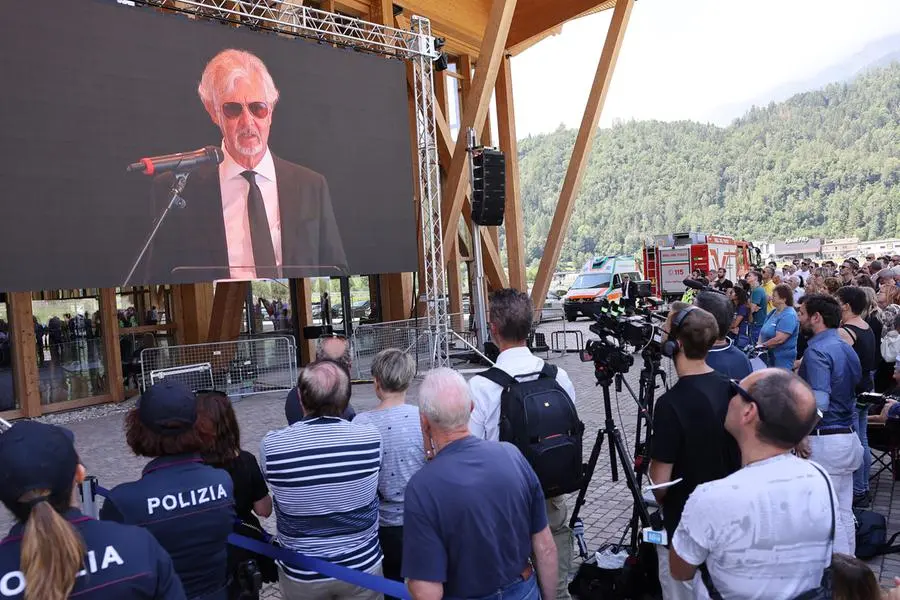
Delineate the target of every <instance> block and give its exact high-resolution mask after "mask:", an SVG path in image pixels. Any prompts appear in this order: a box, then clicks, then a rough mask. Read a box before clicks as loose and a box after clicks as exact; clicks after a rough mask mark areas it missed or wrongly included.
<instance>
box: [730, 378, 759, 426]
mask: <svg viewBox="0 0 900 600" xmlns="http://www.w3.org/2000/svg"><path fill="white" fill-rule="evenodd" d="M731 395H732V396H735V395H737V396H740V397H741V398H742V399H743V400H744V402H750V403H751V404H755V405H756V412H757V413H758V414H759V420H760V421H763V422H765V421H766V415H765V414H763V409H762V406H760V404H759V402H757V401H756V398H754V397H753V396H751V395H750V392H748V391H747V390H745V389H744V388H742V387H741V384H740V383H738V381H737V379H732V380H731Z"/></svg>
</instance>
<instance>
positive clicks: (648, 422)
mask: <svg viewBox="0 0 900 600" xmlns="http://www.w3.org/2000/svg"><path fill="white" fill-rule="evenodd" d="M641 357H642V358H643V361H644V364H643V367H642V368H641V372H640V379H639V384H640V387H639V390H638V394H637V395H636V394H635V393H634V390H632V389H631V386H630V385H628V382H627V381H626V380H625V378H624V373H623V372H612V371H610V370H609V369H608V368H605V365H602V364H600V363H597V364H596V365H595V368H596V371H595V375H596V377H597V385H600V386H602V387H603V409H604V412H605V416H606V420H605V422H604V425H603V427H602V428H601V429H599V430H598V431H597V438H596V440H595V441H594V447H593V448H592V449H591V456H590V459H589V460H588V465H587V472H586V474H585V480H584V484H583V485H582V487H581V489H580V490H579V492H578V498H577V499H576V501H575V510H574V511H573V512H572V518H571V519H570V520H569V526H570V527H571V528H572V529H573V530H576V531H579V532H581V531H583V525H582V524H581V521H580V519H579V518H578V514H579V512H580V510H581V507H582V506H583V505H584V502H585V497H586V496H587V491H588V486H589V485H590V483H591V479H592V478H593V475H594V470H595V469H596V467H597V460H598V459H599V457H600V452H601V451H602V448H603V439H604V437H606V438H608V442H607V443H608V446H609V465H610V470H611V472H612V480H613V481H614V482H616V481H618V480H619V465H618V464H617V463H621V467H622V471H623V473H624V474H625V482H626V484H627V485H628V489H629V491H630V492H631V495H632V498H633V500H634V509H633V511H632V516H631V519H630V520H629V522H628V526H627V527H626V529H625V531H624V532H623V534H622V538H621V541H620V546H621V545H622V543H624V540H625V538H626V537H627V536H628V533H629V532H630V533H631V540H630V545H629V546H628V551H629V554H631V556H636V555H637V550H638V544H639V537H640V529H641V527H648V526H650V525H651V523H650V520H651V519H650V511H649V508H648V506H647V503H646V502H645V501H644V498H643V496H642V494H641V483H642V480H643V476H644V473H645V472H646V469H647V465H648V464H649V459H650V445H649V442H650V434H651V428H652V422H653V404H654V394H655V390H656V378H657V377H659V378H660V379H661V380H662V383H663V385H664V386H666V387H668V384H667V383H666V374H665V372H664V371H663V370H661V368H660V360H661V356H660V355H659V353H658V352H656V351H652V350H650V349H649V348H648V349H645V350H644V351H643V352H642V353H641ZM613 384H615V386H616V392H617V393H618V392H621V391H622V387H623V385H624V387H625V388H626V389H627V390H628V392H629V394H631V396H632V397H633V398H634V400H635V401H636V402H637V404H638V414H637V425H636V427H635V443H634V459H633V460H632V458H631V455H629V453H628V451H627V450H626V449H625V443H624V442H623V440H622V434H621V432H620V431H619V429H618V427H616V423H615V421H614V420H613V417H612V401H611V399H610V394H609V388H610V387H611V386H612V385H613ZM642 428H643V430H644V435H643V440H642ZM577 537H578V547H579V553H580V554H581V557H582V558H587V546H586V544H585V542H584V539H583V534H578V535H577Z"/></svg>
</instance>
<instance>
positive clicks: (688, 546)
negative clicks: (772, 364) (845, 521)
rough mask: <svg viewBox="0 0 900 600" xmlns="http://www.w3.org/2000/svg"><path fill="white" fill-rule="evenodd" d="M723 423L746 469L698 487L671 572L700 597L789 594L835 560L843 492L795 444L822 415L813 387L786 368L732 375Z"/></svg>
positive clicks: (678, 535)
mask: <svg viewBox="0 0 900 600" xmlns="http://www.w3.org/2000/svg"><path fill="white" fill-rule="evenodd" d="M732 394H733V395H732V398H731V401H730V403H729V405H728V414H727V416H726V418H725V429H727V430H728V432H729V433H731V435H732V436H734V438H735V440H737V443H738V446H739V447H740V449H741V460H742V465H743V466H742V468H741V470H739V471H737V472H736V473H733V474H731V475H729V476H728V477H726V478H724V479H720V480H718V481H711V482H709V483H704V484H702V485H699V486H697V489H695V490H694V492H693V493H692V494H691V496H690V498H688V501H687V504H686V505H685V508H684V513H683V514H682V516H681V522H680V523H679V524H678V529H677V530H676V531H675V535H674V536H673V539H672V543H671V544H670V549H669V561H670V565H671V572H672V577H673V578H675V579H680V580H683V581H687V580H691V579H692V580H693V581H694V589H695V590H698V591H699V592H700V593H699V595H698V596H697V597H698V598H701V597H706V596H704V595H703V592H706V593H707V594H708V595H709V596H710V597H713V596H714V594H712V593H711V590H712V588H715V590H717V591H718V592H719V594H721V596H722V597H725V598H767V599H769V600H781V599H784V600H788V599H790V598H794V597H796V596H798V595H800V594H802V593H804V592H807V591H809V590H812V589H816V588H817V586H819V585H820V584H821V581H822V574H823V572H824V570H825V569H826V568H827V567H828V566H830V565H831V554H832V548H833V546H834V532H835V522H836V508H837V496H836V495H835V493H834V488H833V486H832V483H831V480H830V478H829V477H828V474H827V473H826V472H825V470H824V469H823V468H822V467H820V466H818V465H817V464H815V463H814V462H812V461H807V460H803V459H801V458H799V457H797V456H794V455H793V454H792V453H791V449H792V448H794V447H795V446H797V445H798V444H799V443H800V442H801V441H802V440H803V439H804V438H805V437H806V436H807V435H809V433H810V431H812V429H813V427H815V425H816V423H817V422H818V420H819V414H818V411H817V409H816V398H815V395H814V394H813V391H812V389H811V388H810V387H809V386H808V385H807V384H806V383H805V382H804V381H803V380H802V379H800V378H799V377H797V376H796V375H794V374H793V373H791V372H789V371H785V370H783V369H764V370H762V371H756V372H754V373H752V374H750V375H748V376H747V377H745V378H744V379H743V380H742V381H741V382H740V383H738V382H736V381H732Z"/></svg>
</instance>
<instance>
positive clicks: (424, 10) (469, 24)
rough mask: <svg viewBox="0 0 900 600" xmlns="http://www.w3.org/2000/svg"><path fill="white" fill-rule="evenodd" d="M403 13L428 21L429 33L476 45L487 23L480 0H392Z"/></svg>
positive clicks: (486, 10) (484, 5)
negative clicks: (429, 23)
mask: <svg viewBox="0 0 900 600" xmlns="http://www.w3.org/2000/svg"><path fill="white" fill-rule="evenodd" d="M394 2H395V4H397V5H398V6H401V7H402V8H403V12H404V15H406V16H407V17H409V16H412V15H422V16H423V17H428V19H429V20H430V21H431V29H432V33H433V34H436V35H441V34H444V35H445V36H446V37H447V41H448V44H449V42H450V41H451V39H453V40H458V41H459V42H461V43H463V44H466V45H470V46H472V47H475V48H477V47H478V46H479V43H480V41H481V39H482V37H483V36H484V35H485V33H486V29H487V27H488V24H489V22H490V21H489V12H488V3H487V2H485V1H484V0H439V1H435V0H394Z"/></svg>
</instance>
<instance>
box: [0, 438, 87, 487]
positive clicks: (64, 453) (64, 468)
mask: <svg viewBox="0 0 900 600" xmlns="http://www.w3.org/2000/svg"><path fill="white" fill-rule="evenodd" d="M78 462H79V460H78V453H77V452H76V451H75V435H74V434H73V433H72V432H71V431H69V430H68V429H65V428H63V427H58V426H56V425H48V424H46V423H38V422H36V421H20V422H18V423H15V424H14V425H13V426H12V427H10V428H9V429H7V430H6V431H5V432H3V433H2V434H0V500H2V501H3V503H5V504H15V503H16V502H18V501H19V498H21V497H22V496H23V495H25V494H26V493H28V492H30V491H33V490H50V491H51V492H53V493H60V492H64V491H66V490H68V489H71V487H72V482H73V481H74V480H75V469H76V468H77V467H78Z"/></svg>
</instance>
